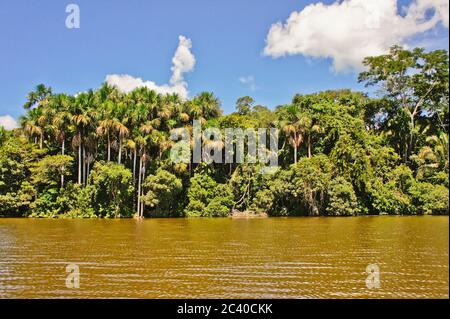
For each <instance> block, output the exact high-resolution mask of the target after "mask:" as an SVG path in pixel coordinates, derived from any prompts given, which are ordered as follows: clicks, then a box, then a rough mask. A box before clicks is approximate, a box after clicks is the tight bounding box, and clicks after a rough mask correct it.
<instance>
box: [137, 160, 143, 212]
mask: <svg viewBox="0 0 450 319" xmlns="http://www.w3.org/2000/svg"><path fill="white" fill-rule="evenodd" d="M141 180H142V156H141V157H140V158H139V176H138V192H137V215H138V217H141Z"/></svg>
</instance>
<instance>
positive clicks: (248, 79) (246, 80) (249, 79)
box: [239, 75, 257, 91]
mask: <svg viewBox="0 0 450 319" xmlns="http://www.w3.org/2000/svg"><path fill="white" fill-rule="evenodd" d="M239 82H241V83H242V84H245V85H247V86H248V87H249V88H250V90H251V91H256V89H257V87H256V81H255V77H254V76H253V75H249V76H241V77H240V78H239Z"/></svg>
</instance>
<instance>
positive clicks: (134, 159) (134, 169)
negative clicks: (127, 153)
mask: <svg viewBox="0 0 450 319" xmlns="http://www.w3.org/2000/svg"><path fill="white" fill-rule="evenodd" d="M136 152H137V151H136V147H135V148H134V152H133V183H134V184H136V155H137V154H136Z"/></svg>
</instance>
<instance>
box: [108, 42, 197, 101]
mask: <svg viewBox="0 0 450 319" xmlns="http://www.w3.org/2000/svg"><path fill="white" fill-rule="evenodd" d="M178 40H179V44H178V47H177V50H176V51H175V55H174V56H173V58H172V67H171V70H172V77H171V79H170V84H163V85H158V84H156V83H155V82H153V81H146V80H143V79H141V78H137V77H133V76H131V75H128V74H108V75H107V76H106V79H105V82H106V83H108V84H109V85H111V86H115V87H117V88H118V89H119V90H121V91H123V92H130V91H133V90H134V89H136V88H138V87H143V86H145V87H147V88H149V89H151V90H154V91H156V92H157V93H160V94H172V93H176V94H178V95H179V96H180V97H181V98H183V99H186V98H187V97H188V89H187V87H188V85H187V83H186V82H185V81H184V73H186V72H190V71H192V70H193V69H194V66H195V57H194V55H193V54H192V52H191V48H192V42H191V40H190V39H188V38H186V37H184V36H182V35H180V36H179V37H178Z"/></svg>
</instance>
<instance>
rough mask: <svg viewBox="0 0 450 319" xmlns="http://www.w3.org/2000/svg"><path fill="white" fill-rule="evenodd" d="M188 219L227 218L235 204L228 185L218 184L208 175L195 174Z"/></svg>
mask: <svg viewBox="0 0 450 319" xmlns="http://www.w3.org/2000/svg"><path fill="white" fill-rule="evenodd" d="M188 198H189V203H188V205H187V207H186V209H185V214H186V216H187V217H214V216H227V215H228V214H229V213H230V211H231V207H232V206H233V204H234V201H233V194H232V192H231V189H230V187H229V186H228V185H225V184H218V183H217V182H216V181H215V180H214V179H212V178H211V177H210V176H209V175H207V174H195V175H194V177H192V178H191V180H190V187H189V190H188Z"/></svg>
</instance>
